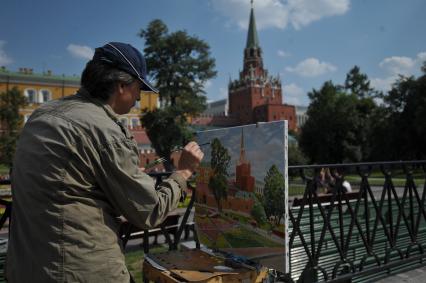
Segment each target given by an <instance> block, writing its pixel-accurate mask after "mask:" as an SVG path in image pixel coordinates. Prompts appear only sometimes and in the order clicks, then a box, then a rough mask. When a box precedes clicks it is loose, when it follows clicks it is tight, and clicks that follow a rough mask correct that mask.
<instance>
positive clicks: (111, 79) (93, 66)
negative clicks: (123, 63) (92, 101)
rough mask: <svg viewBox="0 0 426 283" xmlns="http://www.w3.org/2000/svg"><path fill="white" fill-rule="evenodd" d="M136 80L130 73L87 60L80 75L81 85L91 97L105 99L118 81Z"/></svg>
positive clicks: (128, 82)
mask: <svg viewBox="0 0 426 283" xmlns="http://www.w3.org/2000/svg"><path fill="white" fill-rule="evenodd" d="M135 80H136V78H135V77H133V76H132V75H130V74H128V73H126V72H123V71H121V70H119V69H116V68H114V67H111V66H109V65H107V64H104V63H102V62H99V61H93V60H91V61H89V62H88V63H87V64H86V68H85V69H84V71H83V73H82V75H81V86H82V87H84V88H85V89H86V90H87V91H88V92H89V93H90V95H91V96H92V97H95V98H98V99H101V100H103V101H107V100H108V99H109V98H110V96H111V95H112V94H113V92H114V89H115V87H116V85H117V84H118V83H122V84H125V85H128V84H131V83H133V82H134V81H135Z"/></svg>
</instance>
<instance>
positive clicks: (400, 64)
mask: <svg viewBox="0 0 426 283" xmlns="http://www.w3.org/2000/svg"><path fill="white" fill-rule="evenodd" d="M415 65H416V61H415V60H413V59H411V58H409V57H400V56H392V57H388V58H385V59H384V60H383V61H382V62H380V64H379V66H380V67H381V68H383V69H384V70H386V71H387V72H388V73H390V74H391V75H398V74H401V75H409V74H411V73H412V72H413V71H414V67H415Z"/></svg>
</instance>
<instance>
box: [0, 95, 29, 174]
mask: <svg viewBox="0 0 426 283" xmlns="http://www.w3.org/2000/svg"><path fill="white" fill-rule="evenodd" d="M26 104H27V101H26V98H25V96H24V95H23V94H22V93H21V92H20V91H19V90H18V89H17V88H12V89H11V90H8V91H5V92H2V93H0V125H1V134H0V163H2V164H7V165H8V166H11V164H12V159H13V155H14V154H15V148H16V141H17V139H18V136H19V130H20V128H21V127H22V123H23V118H22V116H21V115H20V114H19V109H21V108H22V107H24V106H25V105H26Z"/></svg>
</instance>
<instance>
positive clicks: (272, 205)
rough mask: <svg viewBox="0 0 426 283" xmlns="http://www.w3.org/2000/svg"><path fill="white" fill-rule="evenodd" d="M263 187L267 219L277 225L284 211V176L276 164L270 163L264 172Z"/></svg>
mask: <svg viewBox="0 0 426 283" xmlns="http://www.w3.org/2000/svg"><path fill="white" fill-rule="evenodd" d="M264 181H265V186H264V188H263V207H264V209H265V213H266V216H267V218H268V219H271V218H272V219H273V221H274V224H275V225H279V223H280V221H281V219H282V217H283V216H284V212H285V203H284V196H285V195H284V194H285V186H284V184H285V181H284V176H283V174H281V172H280V171H278V168H277V166H275V165H272V166H271V168H269V170H268V172H267V173H266V177H265V179H264Z"/></svg>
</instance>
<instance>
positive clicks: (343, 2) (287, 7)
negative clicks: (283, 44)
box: [210, 0, 350, 29]
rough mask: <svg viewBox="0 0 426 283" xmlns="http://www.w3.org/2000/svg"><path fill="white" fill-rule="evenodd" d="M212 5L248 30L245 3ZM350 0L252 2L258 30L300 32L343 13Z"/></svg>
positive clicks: (218, 0)
mask: <svg viewBox="0 0 426 283" xmlns="http://www.w3.org/2000/svg"><path fill="white" fill-rule="evenodd" d="M210 3H211V4H212V6H213V7H214V8H215V9H217V10H218V11H219V12H220V13H222V14H223V15H225V16H226V17H228V18H229V19H230V20H231V21H232V22H234V23H236V24H237V25H238V26H240V27H241V28H243V29H247V27H248V15H249V13H248V11H249V9H250V3H249V1H248V0H211V1H210ZM349 7H350V0H257V1H255V2H254V9H255V17H256V25H257V28H258V29H263V28H270V27H273V28H279V29H284V28H286V27H287V25H289V24H290V25H292V26H293V27H294V28H295V29H300V28H302V27H303V26H306V25H308V24H310V23H312V22H314V21H318V20H320V19H322V18H324V17H330V16H335V15H343V14H345V13H346V12H347V11H348V10H349Z"/></svg>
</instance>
